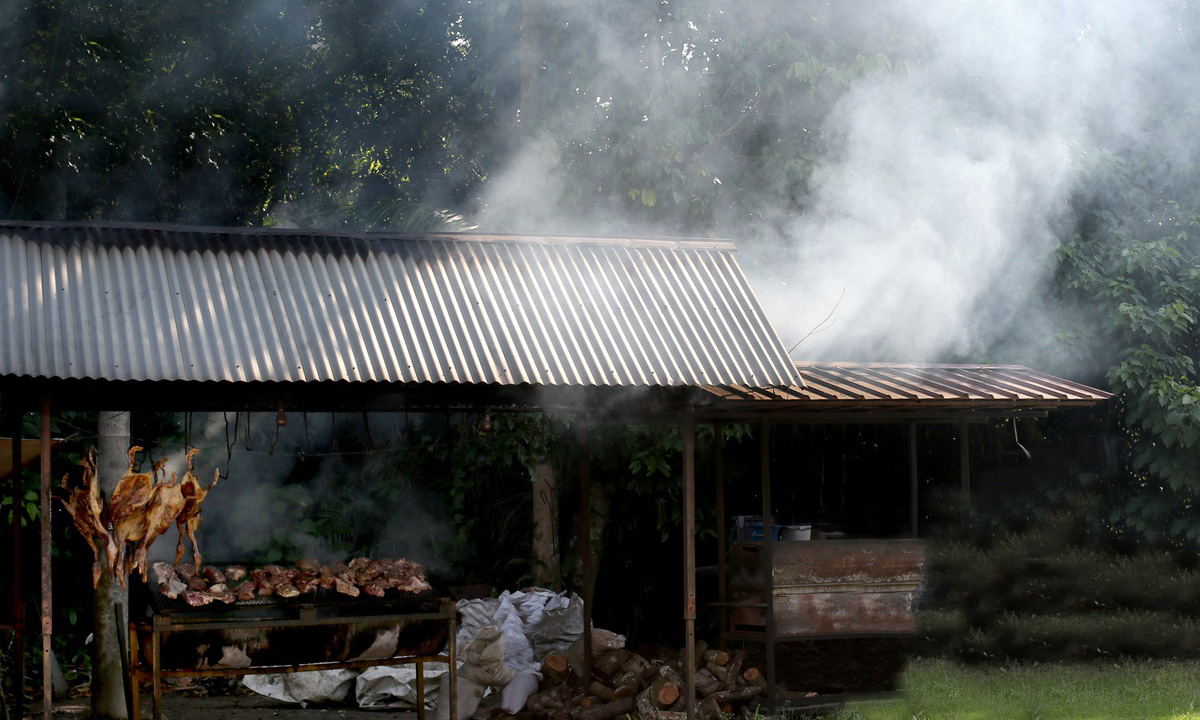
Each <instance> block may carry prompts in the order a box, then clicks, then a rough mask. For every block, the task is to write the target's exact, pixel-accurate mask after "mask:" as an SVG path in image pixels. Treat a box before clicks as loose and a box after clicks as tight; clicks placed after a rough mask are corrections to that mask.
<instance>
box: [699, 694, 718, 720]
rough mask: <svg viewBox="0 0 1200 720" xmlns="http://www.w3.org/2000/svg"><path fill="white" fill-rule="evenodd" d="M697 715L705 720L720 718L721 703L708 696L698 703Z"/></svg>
mask: <svg viewBox="0 0 1200 720" xmlns="http://www.w3.org/2000/svg"><path fill="white" fill-rule="evenodd" d="M696 717H698V718H702V719H703V720H719V718H720V717H721V704H720V703H718V702H717V701H716V700H714V699H712V697H706V698H704V699H703V700H701V701H700V702H699V704H697V705H696Z"/></svg>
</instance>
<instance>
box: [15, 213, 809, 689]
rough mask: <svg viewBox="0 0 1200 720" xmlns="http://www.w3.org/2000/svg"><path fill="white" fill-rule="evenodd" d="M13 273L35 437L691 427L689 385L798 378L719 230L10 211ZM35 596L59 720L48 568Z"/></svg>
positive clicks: (689, 608)
mask: <svg viewBox="0 0 1200 720" xmlns="http://www.w3.org/2000/svg"><path fill="white" fill-rule="evenodd" d="M0 287H2V288H3V290H0V323H2V324H3V327H4V334H3V337H2V338H0V400H2V401H3V404H4V406H5V408H7V409H9V410H30V409H39V410H40V411H41V413H42V434H43V436H48V432H49V414H50V412H51V411H53V410H57V409H133V410H136V409H158V410H202V409H230V410H233V409H238V410H263V411H270V412H275V411H276V410H278V409H280V408H286V409H288V410H297V411H307V410H331V409H354V410H361V411H369V410H385V409H397V408H483V407H486V406H500V405H522V406H528V407H537V408H563V409H574V410H577V411H580V412H582V413H584V414H594V415H600V416H603V415H605V414H613V415H615V416H619V417H642V416H646V417H649V416H650V415H657V416H659V417H661V416H663V415H664V414H665V415H667V416H673V417H678V418H680V420H681V422H683V423H684V424H685V426H686V427H687V428H689V429H690V428H692V427H693V421H692V418H691V412H690V407H691V404H690V400H691V399H692V398H691V395H690V390H691V389H693V388H696V387H699V386H705V385H747V386H756V387H758V386H762V387H767V386H776V385H778V386H794V385H798V384H801V382H802V381H801V380H800V379H799V378H798V377H797V375H796V371H795V368H794V366H793V365H792V363H791V362H790V360H789V359H788V357H787V352H786V349H785V348H784V346H783V343H782V342H781V341H780V339H779V337H778V335H777V334H776V333H775V331H774V329H773V328H772V327H771V325H770V322H769V321H768V320H767V318H766V317H765V315H764V313H763V310H762V307H761V306H760V305H759V303H758V301H757V300H756V298H755V296H754V293H753V292H752V290H751V289H750V287H749V285H748V283H747V281H746V278H745V276H744V274H743V273H742V271H741V269H740V267H739V266H738V264H737V261H736V259H735V256H734V247H733V245H732V244H730V243H728V242H722V241H689V240H670V239H666V240H663V239H627V238H616V239H614V238H579V237H530V236H516V235H467V234H425V235H396V234H390V233H348V232H318V231H302V230H289V229H261V228H255V229H229V228H185V227H165V226H157V225H125V224H91V223H65V224H64V223H26V222H5V223H0ZM685 437H686V438H688V448H689V450H688V453H685V475H686V479H687V480H688V482H687V483H686V485H687V487H688V488H691V485H692V484H691V482H690V478H691V473H692V472H693V467H694V465H693V462H692V460H691V454H690V452H691V451H690V448H691V441H690V438H691V433H690V431H689V432H685ZM43 439H46V438H45V437H44V438H43ZM42 448H43V453H42V506H43V508H44V509H46V510H47V512H44V513H43V515H42V518H43V528H42V543H43V547H42V559H43V560H42V561H43V563H44V564H46V563H49V558H50V548H49V538H50V535H49V527H48V524H47V523H48V522H49V518H50V516H51V515H50V513H49V512H48V509H49V505H50V494H49V482H50V478H49V455H48V452H49V444H48V443H45V442H43V445H42ZM585 497H586V495H585ZM688 538H689V540H688V543H689V547H690V545H691V540H690V538H691V533H690V532H689V533H688ZM14 552H19V548H14ZM586 555H587V554H586V553H585V557H586ZM685 594H686V593H685ZM584 595H585V603H586V602H587V601H588V599H587V593H586V592H585V593H584ZM42 598H43V600H42V621H41V628H40V630H41V633H42V636H43V664H44V670H45V677H46V678H47V681H46V683H45V684H44V706H45V712H46V713H49V706H50V685H49V677H50V672H49V662H50V651H49V648H50V645H49V641H50V635H51V633H52V631H53V628H52V627H51V624H50V607H49V598H50V587H49V574H48V573H47V572H43V587H42ZM681 599H682V600H683V602H684V605H685V608H684V613H683V615H684V622H685V625H686V626H687V627H688V628H689V629H688V636H689V643H690V638H691V637H692V632H691V629H692V626H693V623H694V619H695V601H694V594H688V595H687V597H684V598H681ZM16 604H17V605H18V607H16V608H14V611H15V612H14V617H15V619H16V623H15V624H16V626H17V627H18V629H20V628H21V627H22V622H21V619H22V614H23V611H22V608H21V607H19V605H20V603H19V602H17V603H16ZM586 612H588V609H587V608H586V607H585V613H586ZM585 628H586V626H585ZM587 637H588V636H587V634H586V630H585V638H587Z"/></svg>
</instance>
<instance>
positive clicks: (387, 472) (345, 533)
mask: <svg viewBox="0 0 1200 720" xmlns="http://www.w3.org/2000/svg"><path fill="white" fill-rule="evenodd" d="M287 417H288V422H287V424H286V425H284V426H280V425H278V424H277V423H276V415H275V414H274V413H233V412H230V413H202V414H195V415H193V416H192V427H193V428H194V429H195V430H194V435H193V437H192V438H191V441H192V444H193V445H194V446H195V447H197V448H199V449H200V452H199V453H198V454H197V455H196V458H195V468H196V472H197V475H198V476H199V478H200V481H201V483H202V484H204V485H205V486H208V484H209V483H211V482H212V481H213V473H214V470H216V471H219V472H220V478H219V479H218V481H217V484H216V486H215V487H214V488H213V489H212V491H211V493H210V494H209V495H208V496H207V498H206V499H205V501H204V503H203V505H202V513H201V521H200V528H199V530H198V532H197V537H198V540H199V543H200V550H201V552H202V553H203V556H204V558H205V560H206V561H211V562H218V563H220V562H235V561H247V562H249V561H259V562H261V561H272V562H275V561H293V562H294V561H295V560H298V559H300V558H301V557H314V558H317V559H319V560H322V561H326V562H332V561H338V560H347V559H349V557H350V555H351V553H359V552H365V553H369V554H371V555H373V556H375V557H406V558H408V559H410V560H413V561H414V562H419V563H421V564H423V565H425V566H426V567H427V568H428V569H429V570H431V571H433V572H437V571H438V570H439V569H441V568H444V567H445V566H446V562H447V560H446V557H445V553H446V551H447V549H448V548H447V546H448V545H449V543H450V542H452V541H453V538H454V532H453V529H452V525H451V523H450V522H449V521H448V519H446V518H444V517H441V516H440V513H439V511H438V508H437V503H436V502H435V499H434V498H432V497H431V496H430V495H429V493H428V492H426V491H423V490H421V489H420V488H419V487H417V486H416V485H415V484H414V483H412V482H411V478H407V477H405V474H404V472H403V471H402V470H401V469H398V468H397V467H396V464H395V463H394V462H392V460H393V459H394V458H396V457H397V456H398V455H399V454H401V453H402V452H403V446H402V444H401V442H400V438H401V436H402V434H403V429H404V425H405V423H406V422H407V421H408V418H407V417H406V416H405V415H403V414H388V413H372V414H371V415H370V417H369V419H364V417H363V416H362V415H361V414H359V415H334V414H330V413H314V414H302V413H291V414H290V415H288V416H287ZM182 422H183V418H182V417H181V418H180V424H181V425H182ZM183 459H184V453H183V451H182V450H180V451H178V452H175V453H173V454H172V455H171V462H170V463H169V464H168V466H167V468H166V471H167V474H168V477H169V476H170V474H171V473H176V474H177V475H180V476H181V475H182V474H183V473H184V471H185V469H186V468H185V467H184V460H183ZM380 488H383V490H382V491H380V490H379V489H380ZM380 492H383V493H384V495H385V498H384V499H383V500H381V498H380V495H379V493H380ZM368 525H370V526H371V527H370V530H371V532H370V533H367V532H364V531H363V530H364V527H365V526H368ZM363 538H368V539H369V541H370V545H369V546H362V545H361V544H358V543H356V542H355V541H356V540H357V541H360V542H361V541H362V539H363ZM177 540H178V533H177V532H176V530H175V529H174V528H172V529H171V530H169V531H168V532H167V533H166V534H164V535H163V536H162V537H160V538H159V539H158V540H157V541H156V542H155V544H154V545H153V546H152V547H151V558H152V559H153V560H173V559H174V553H175V547H176V542H177ZM190 557H191V547H190V545H189V546H188V547H187V548H186V549H185V554H184V560H185V561H190V560H188V559H189V558H190Z"/></svg>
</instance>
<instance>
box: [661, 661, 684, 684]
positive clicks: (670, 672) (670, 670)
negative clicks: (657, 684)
mask: <svg viewBox="0 0 1200 720" xmlns="http://www.w3.org/2000/svg"><path fill="white" fill-rule="evenodd" d="M658 676H659V677H661V678H664V679H666V680H667V681H668V682H670V683H671V684H672V685H674V686H675V687H677V688H679V689H680V690H682V689H683V688H684V686H686V685H687V681H686V680H684V679H683V676H682V675H680V674H679V672H678V671H677V670H675V668H674V666H672V665H662V666H660V667H659V668H658Z"/></svg>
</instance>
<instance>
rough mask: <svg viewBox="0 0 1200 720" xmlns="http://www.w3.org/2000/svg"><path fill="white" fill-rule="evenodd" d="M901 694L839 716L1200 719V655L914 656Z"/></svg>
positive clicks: (853, 719)
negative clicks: (1087, 659)
mask: <svg viewBox="0 0 1200 720" xmlns="http://www.w3.org/2000/svg"><path fill="white" fill-rule="evenodd" d="M903 682H904V692H903V695H902V697H901V698H900V699H898V700H893V701H886V702H872V703H860V704H855V705H851V706H848V707H846V708H845V709H844V710H843V711H842V712H840V713H838V714H837V715H835V716H834V717H835V718H836V720H884V719H885V718H886V719H887V720H894V719H896V718H901V719H903V720H909V719H910V718H911V719H913V720H975V719H979V720H983V719H987V720H1006V719H1008V718H1012V719H1013V720H1052V719H1058V718H1062V719H1063V720H1067V719H1069V720H1110V719H1111V720H1133V719H1142V720H1200V661H1117V662H1091V663H1078V664H1037V663H1029V664H1014V665H994V666H987V665H981V666H963V665H959V664H957V663H954V662H951V661H947V660H914V661H912V662H910V663H909V666H908V669H907V670H906V672H905V675H904V681H903Z"/></svg>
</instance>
